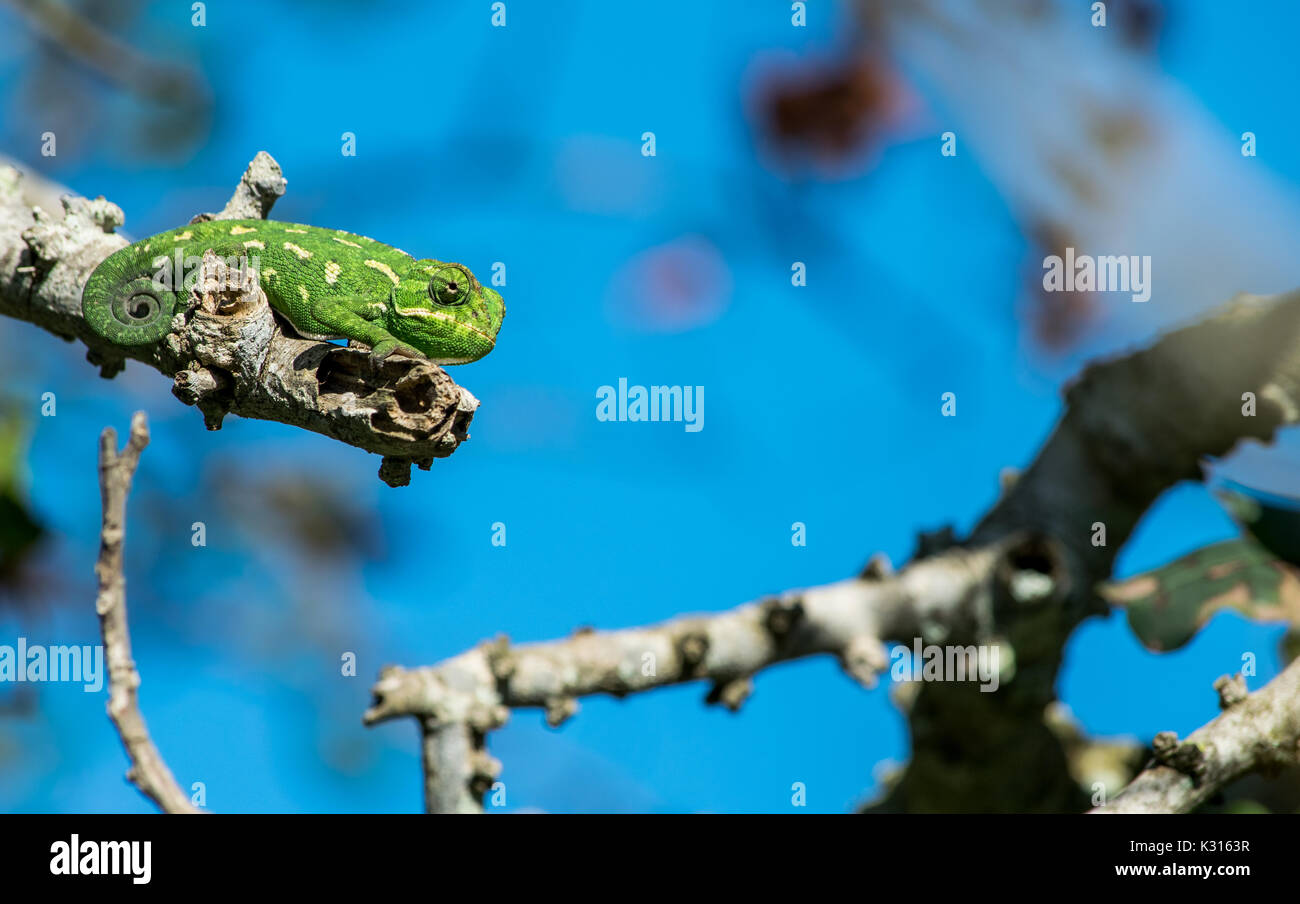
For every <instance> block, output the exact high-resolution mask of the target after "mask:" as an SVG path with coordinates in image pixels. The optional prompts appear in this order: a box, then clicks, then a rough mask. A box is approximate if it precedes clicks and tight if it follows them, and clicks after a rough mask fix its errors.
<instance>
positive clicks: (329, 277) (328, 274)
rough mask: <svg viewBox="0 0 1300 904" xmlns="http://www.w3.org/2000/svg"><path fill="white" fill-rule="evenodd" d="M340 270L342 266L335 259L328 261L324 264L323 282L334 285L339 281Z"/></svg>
mask: <svg viewBox="0 0 1300 904" xmlns="http://www.w3.org/2000/svg"><path fill="white" fill-rule="evenodd" d="M342 272H343V268H342V267H340V266H339V265H338V263H337V262H336V261H330V262H329V263H327V264H326V265H325V282H327V283H329V284H330V285H331V286H332V285H334V284H335V283H336V282H338V281H339V274H340V273H342Z"/></svg>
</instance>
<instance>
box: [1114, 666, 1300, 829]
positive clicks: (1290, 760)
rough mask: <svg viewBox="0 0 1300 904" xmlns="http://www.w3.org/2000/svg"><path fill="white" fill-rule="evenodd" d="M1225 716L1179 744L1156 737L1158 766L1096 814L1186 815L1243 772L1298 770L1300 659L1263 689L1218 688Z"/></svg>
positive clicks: (1225, 682)
mask: <svg viewBox="0 0 1300 904" xmlns="http://www.w3.org/2000/svg"><path fill="white" fill-rule="evenodd" d="M1215 688H1216V690H1218V691H1219V702H1220V705H1221V706H1222V707H1223V710H1224V711H1223V712H1222V713H1220V714H1219V715H1218V716H1217V717H1215V719H1214V720H1213V721H1211V722H1209V723H1207V724H1206V725H1203V726H1202V727H1200V728H1198V729H1197V730H1196V731H1194V732H1192V733H1191V734H1190V735H1188V736H1187V738H1186V739H1185V740H1183V741H1182V742H1181V743H1180V742H1179V740H1178V736H1177V735H1176V734H1174V732H1172V731H1162V732H1161V733H1160V734H1158V735H1156V736H1155V740H1154V741H1153V742H1152V745H1151V746H1152V747H1153V749H1154V750H1155V755H1156V756H1155V761H1154V762H1152V763H1151V764H1149V765H1148V767H1147V768H1146V770H1145V771H1143V772H1142V773H1141V774H1140V775H1139V776H1137V778H1135V779H1133V781H1131V782H1129V784H1128V786H1127V787H1125V788H1124V790H1123V791H1121V792H1120V793H1119V794H1117V795H1116V796H1115V797H1114V798H1112V799H1111V800H1110V802H1109V803H1107V804H1105V805H1103V806H1100V807H1097V808H1096V809H1094V810H1092V811H1091V812H1093V813H1187V812H1190V811H1191V810H1194V809H1196V807H1198V806H1200V805H1201V804H1203V803H1205V802H1206V801H1207V800H1209V799H1210V798H1211V797H1213V796H1214V795H1215V794H1216V793H1217V792H1218V791H1219V790H1220V789H1222V788H1224V787H1226V786H1227V785H1229V784H1231V783H1232V782H1234V781H1236V780H1237V779H1239V778H1241V777H1242V776H1243V775H1245V774H1246V773H1248V772H1255V771H1261V772H1265V773H1271V772H1276V771H1277V770H1279V769H1282V768H1285V767H1294V766H1296V765H1300V659H1297V660H1295V661H1293V662H1292V663H1291V664H1290V665H1289V666H1287V667H1286V668H1285V669H1283V671H1282V674H1280V675H1278V676H1277V677H1276V678H1274V679H1273V680H1272V681H1270V682H1269V683H1268V684H1267V685H1265V686H1264V687H1263V688H1262V689H1260V690H1258V691H1256V692H1255V693H1253V694H1250V695H1247V694H1246V693H1245V680H1244V679H1243V678H1242V677H1241V676H1240V675H1237V676H1235V677H1234V678H1228V677H1226V676H1225V677H1223V678H1220V679H1219V680H1218V681H1217V682H1215Z"/></svg>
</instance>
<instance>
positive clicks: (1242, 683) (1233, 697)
mask: <svg viewBox="0 0 1300 904" xmlns="http://www.w3.org/2000/svg"><path fill="white" fill-rule="evenodd" d="M1214 689H1215V690H1216V691H1218V692H1219V709H1228V708H1229V707H1232V706H1236V705H1237V704H1238V703H1240V702H1241V701H1242V700H1245V699H1246V698H1247V697H1248V696H1250V691H1248V690H1247V689H1246V677H1245V676H1244V675H1242V674H1241V673H1240V672H1238V673H1237V674H1236V675H1223V676H1221V677H1219V678H1218V679H1217V680H1216V681H1215V682H1214Z"/></svg>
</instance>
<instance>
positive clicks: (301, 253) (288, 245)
mask: <svg viewBox="0 0 1300 904" xmlns="http://www.w3.org/2000/svg"><path fill="white" fill-rule="evenodd" d="M284 248H285V250H286V251H292V252H293V253H294V254H296V255H298V257H300V258H301V259H302V260H306V259H307V258H309V257H311V252H310V251H308V250H307V249H306V248H299V247H298V246H297V245H295V244H294V243H293V242H285V243H284Z"/></svg>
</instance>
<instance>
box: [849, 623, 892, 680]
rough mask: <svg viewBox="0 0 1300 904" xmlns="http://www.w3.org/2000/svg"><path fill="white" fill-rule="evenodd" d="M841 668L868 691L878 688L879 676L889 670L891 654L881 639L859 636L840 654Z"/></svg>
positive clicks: (864, 635)
mask: <svg viewBox="0 0 1300 904" xmlns="http://www.w3.org/2000/svg"><path fill="white" fill-rule="evenodd" d="M839 659H840V667H841V668H843V669H844V671H845V672H846V673H847V674H848V675H849V677H850V678H852V679H853V680H854V681H856V682H857V683H858V684H860V685H862V686H863V687H864V688H866V689H867V690H871V689H872V688H874V687H875V686H876V682H877V679H878V676H879V675H880V673H881V672H883V671H884V670H885V669H887V668H889V654H888V652H887V651H886V650H885V645H884V644H882V643H881V642H880V639H879V638H877V637H874V636H870V635H866V634H859V635H858V636H856V637H854V638H853V639H852V640H850V641H849V642H848V644H847V645H846V646H845V647H844V649H843V650H842V651H841V652H840V656H839Z"/></svg>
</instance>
